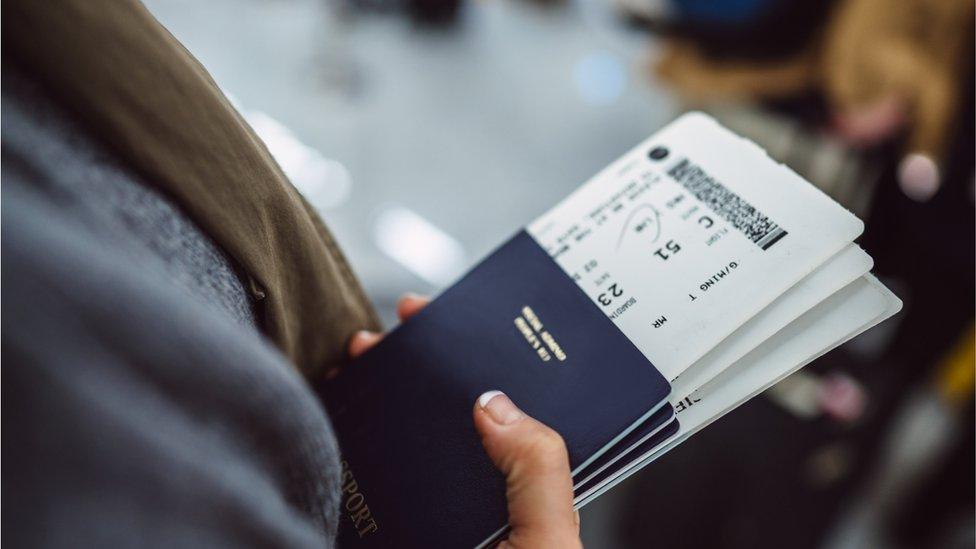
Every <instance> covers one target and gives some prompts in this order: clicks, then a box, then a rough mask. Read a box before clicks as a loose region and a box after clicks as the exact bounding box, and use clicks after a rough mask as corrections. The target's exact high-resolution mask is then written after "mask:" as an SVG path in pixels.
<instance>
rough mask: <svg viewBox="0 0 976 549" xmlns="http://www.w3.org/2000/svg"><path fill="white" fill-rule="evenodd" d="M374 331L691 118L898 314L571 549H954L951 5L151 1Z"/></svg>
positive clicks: (955, 89) (969, 508)
mask: <svg viewBox="0 0 976 549" xmlns="http://www.w3.org/2000/svg"><path fill="white" fill-rule="evenodd" d="M146 3H147V4H148V6H149V8H150V10H151V11H152V12H153V13H154V14H155V15H156V16H157V17H158V18H159V19H160V20H161V21H162V22H163V24H164V25H166V26H167V27H168V28H169V29H170V30H171V32H173V33H174V34H175V35H176V37H177V38H179V39H180V40H181V41H183V43H184V44H185V45H186V46H187V47H188V48H189V49H190V50H191V51H192V52H193V53H194V54H195V55H196V56H197V57H198V58H199V59H200V60H201V61H202V62H203V64H204V65H205V66H206V67H207V68H208V69H209V70H210V72H211V73H212V74H213V76H214V77H215V79H216V80H217V82H218V84H219V85H220V86H221V87H222V88H223V89H224V90H225V92H226V93H227V94H228V95H229V96H231V97H232V98H233V100H234V101H235V102H236V104H237V106H238V108H239V109H240V110H241V112H243V113H244V115H245V117H246V118H247V119H248V121H249V122H250V123H251V124H252V126H253V127H254V128H255V130H256V131H257V132H258V134H259V135H260V136H261V137H262V138H263V139H264V140H265V142H266V143H267V145H268V147H269V149H270V150H271V152H272V154H274V155H275V157H276V158H277V160H278V161H279V163H280V164H281V165H282V167H283V168H284V170H285V171H286V173H287V174H288V175H289V177H290V178H291V179H292V181H293V182H294V184H295V185H296V186H297V187H298V188H299V190H300V191H301V192H302V193H304V194H305V195H306V196H307V197H308V199H309V200H310V201H311V203H312V204H313V205H314V206H315V207H316V208H318V209H319V210H320V212H321V213H322V215H323V217H324V218H325V219H326V221H327V222H328V223H329V225H330V226H331V228H332V230H333V231H334V232H335V233H336V236H337V238H338V240H339V242H340V243H341V244H342V245H343V247H344V249H345V251H346V253H347V255H348V256H349V257H350V259H351V261H352V263H353V265H354V267H355V269H356V270H357V272H358V273H359V275H360V276H361V278H362V279H363V281H364V283H365V285H366V288H367V291H368V293H369V294H370V297H371V298H372V299H373V300H374V302H375V303H376V304H377V306H378V307H379V309H380V310H381V312H382V314H383V316H384V318H385V319H386V321H387V323H388V324H392V322H393V318H394V313H393V311H394V303H395V299H396V298H397V297H398V296H399V295H400V294H402V293H404V292H407V291H415V292H421V293H431V294H434V293H436V292H437V291H438V290H440V289H442V288H444V287H445V286H446V285H448V284H449V283H450V282H451V281H452V280H454V279H455V278H456V277H457V276H458V275H460V274H461V273H463V272H464V271H465V270H466V269H467V268H468V267H470V266H471V265H472V264H473V263H474V262H475V261H476V260H477V259H479V258H481V257H482V256H484V255H485V254H487V253H488V252H489V251H490V250H491V249H492V248H493V247H494V246H495V245H497V244H499V243H500V242H502V241H503V240H504V239H505V238H506V237H507V236H509V235H510V234H512V233H513V232H514V231H515V230H517V229H518V228H519V227H521V226H523V225H524V224H526V223H527V222H528V221H530V220H532V219H533V218H534V217H535V216H537V215H539V214H541V213H542V212H543V211H545V210H546V209H548V207H550V206H551V205H553V204H554V203H555V202H556V201H557V200H558V199H560V198H562V197H563V196H564V195H566V194H567V193H569V192H570V191H572V190H573V189H574V188H576V187H577V186H578V185H579V184H581V183H582V182H583V181H585V180H586V179H587V178H588V177H589V176H591V175H593V174H594V173H596V172H597V171H598V170H599V169H600V168H602V167H603V166H604V165H606V164H607V163H608V162H610V161H612V160H613V159H615V158H616V157H617V156H618V155H620V154H622V153H623V152H624V151H626V150H628V149H629V148H630V147H631V146H633V145H634V144H636V143H637V142H639V141H640V140H642V139H643V138H645V137H646V136H648V135H649V134H651V133H652V132H654V131H655V130H657V129H658V128H659V127H661V126H662V125H664V124H665V123H666V122H668V121H670V120H671V119H672V118H674V117H675V116H676V115H677V114H679V113H681V112H683V111H685V110H689V109H700V110H705V111H707V112H709V113H711V114H712V115H713V116H715V117H717V118H718V119H719V120H721V121H722V122H723V123H724V124H726V125H727V126H729V127H731V128H733V129H734V130H736V131H737V132H739V133H741V134H743V135H745V136H748V137H750V138H751V139H753V140H755V141H757V142H758V143H759V144H761V145H762V146H764V147H765V148H767V150H768V151H769V153H770V154H771V155H772V156H773V157H774V158H776V159H778V160H780V161H782V162H785V163H787V164H788V165H789V166H790V167H792V168H793V169H794V170H796V171H797V172H799V173H800V174H802V175H803V176H805V177H806V178H807V179H809V180H810V181H812V182H813V183H814V184H816V185H818V186H819V187H820V188H822V189H823V190H824V191H825V192H827V193H828V194H830V195H831V196H833V197H834V198H835V199H837V200H838V201H840V202H841V203H842V204H844V205H845V206H847V207H848V208H850V209H852V210H853V211H854V212H855V213H857V214H858V215H859V216H860V217H861V218H862V219H864V220H865V221H866V224H867V229H866V232H865V234H864V236H863V237H862V239H861V240H860V243H861V245H862V246H863V247H864V248H865V249H867V251H868V252H869V253H870V254H871V255H872V256H874V258H875V261H876V266H875V271H876V273H877V274H878V275H879V276H880V277H882V278H883V279H884V282H885V283H886V284H888V285H889V286H890V287H891V288H892V289H894V290H895V291H896V293H898V295H899V296H900V297H902V298H903V299H904V301H905V309H904V310H903V312H902V313H901V314H899V315H898V316H897V317H896V318H895V319H894V320H893V321H890V322H887V323H885V324H883V325H881V326H880V327H879V328H876V329H874V330H872V331H870V332H868V333H866V334H865V335H863V336H862V337H859V338H857V339H855V340H854V341H852V342H850V343H848V344H847V345H845V346H844V347H842V348H841V349H839V350H837V351H835V352H832V353H830V354H829V355H828V356H826V357H824V358H822V359H820V360H818V361H817V362H816V363H814V364H813V365H812V366H811V367H809V368H807V369H805V370H804V371H802V372H801V373H799V374H796V375H794V376H792V377H790V378H788V379H787V380H785V381H784V382H782V383H780V384H779V385H777V386H776V387H774V388H773V389H771V390H770V391H768V392H767V393H766V394H765V395H763V397H762V398H757V399H754V400H753V401H751V402H750V403H749V404H747V405H745V406H743V407H741V408H740V409H738V410H736V411H735V412H734V413H732V414H730V415H728V416H727V417H726V418H724V419H723V420H721V421H719V422H717V423H715V424H714V425H712V426H711V427H709V428H708V429H706V430H704V431H703V432H701V433H699V434H698V435H696V436H695V437H694V438H693V439H691V440H690V441H688V442H686V443H685V444H683V445H682V446H681V447H680V448H679V449H677V450H676V451H674V452H672V453H671V454H669V455H667V456H666V457H665V458H663V459H661V460H660V461H658V462H656V463H654V464H652V466H650V467H648V468H646V469H645V470H644V471H642V472H641V473H639V474H637V475H635V476H634V477H632V478H631V479H630V480H628V481H627V482H626V483H624V484H623V485H621V486H620V487H618V488H617V489H615V490H613V491H611V492H609V493H608V494H607V495H605V496H604V497H602V498H601V499H599V500H597V501H596V502H595V503H593V504H591V505H590V506H588V507H587V508H585V509H584V510H583V512H582V530H583V540H584V542H585V544H586V545H587V547H591V548H598V547H647V546H651V545H654V546H658V547H767V546H770V547H771V546H786V547H824V548H845V549H847V548H868V547H871V548H873V547H973V546H974V543H976V525H974V512H976V510H974V486H976V478H974V405H973V395H974V385H973V379H974V351H973V349H974V339H973V338H974V336H973V334H974V324H973V311H974V301H976V295H974V276H976V275H974V248H976V244H974V194H976V189H974V171H973V155H974V154H973V153H974V140H973V132H974V127H973V122H974V110H973V107H974V89H973V74H974V56H973V44H974V35H973V16H974V15H973V3H972V2H971V0H928V1H922V0H890V1H885V0H726V1H721V0H208V1H207V2H196V1H190V0H148V1H147V2H146Z"/></svg>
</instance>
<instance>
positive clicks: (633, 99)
mask: <svg viewBox="0 0 976 549" xmlns="http://www.w3.org/2000/svg"><path fill="white" fill-rule="evenodd" d="M147 5H148V6H149V8H150V10H151V11H152V12H153V13H154V14H155V15H156V16H157V17H158V18H159V19H160V20H161V22H162V23H163V24H164V25H166V26H167V27H168V28H169V29H170V30H171V32H173V33H174V34H175V35H176V36H177V38H179V39H180V40H182V41H183V42H184V44H185V45H186V46H187V47H188V48H189V49H190V50H191V51H192V52H193V53H194V54H195V55H196V56H197V58H198V59H200V61H201V62H202V63H203V64H204V65H205V66H206V67H207V69H208V70H210V72H211V74H213V76H214V78H215V79H216V80H217V82H218V84H219V85H220V86H221V87H222V88H223V89H224V90H225V91H226V92H227V93H228V94H230V95H231V96H232V97H233V98H234V99H235V101H236V102H237V103H238V105H239V108H240V109H241V110H242V111H243V112H244V113H245V115H246V116H247V117H248V119H249V120H250V121H251V123H252V125H254V126H255V129H257V130H258V133H259V134H261V135H262V137H263V138H264V139H265V140H266V141H267V142H268V144H269V147H270V148H271V149H272V152H273V153H274V154H275V156H276V157H277V158H278V159H279V162H281V163H282V164H283V167H284V168H285V170H286V172H289V175H290V176H291V177H292V179H293V180H295V182H296V185H297V186H299V188H300V189H301V190H302V191H303V192H304V193H305V194H306V196H309V197H310V199H311V200H312V202H313V204H315V205H316V206H318V207H319V208H320V210H321V212H322V215H323V216H324V218H325V219H326V221H327V222H328V223H329V226H330V227H331V228H332V230H333V231H334V232H335V233H336V236H337V238H338V240H339V242H340V243H341V244H342V246H343V248H344V250H345V251H346V253H347V254H348V255H349V256H350V259H351V261H352V263H353V266H354V268H355V269H356V271H357V272H358V274H359V275H360V277H361V278H362V279H363V281H364V282H365V284H366V286H367V292H368V293H369V295H370V297H371V298H372V299H374V300H375V302H376V303H377V305H378V306H379V307H380V308H381V310H382V314H383V315H384V318H385V320H386V321H387V322H391V321H392V319H393V316H392V312H393V304H394V300H395V299H396V297H397V296H398V295H400V294H401V293H403V292H406V291H417V292H425V293H431V292H436V291H437V290H438V289H439V288H442V287H444V286H445V285H447V284H448V283H449V282H451V280H452V279H453V278H454V277H456V276H457V275H459V274H461V273H462V272H463V271H464V270H465V269H466V268H467V267H469V266H470V265H471V264H472V263H473V262H474V261H476V260H477V259H479V258H480V257H482V256H484V255H485V254H486V253H487V252H489V251H490V250H491V249H492V248H493V247H494V246H496V245H498V244H499V243H501V242H502V241H503V240H504V239H505V238H507V237H508V236H509V235H511V234H512V233H513V232H514V231H516V230H517V229H518V228H519V227H521V226H523V225H524V224H526V223H527V222H528V221H531V220H532V219H533V218H534V217H535V216H537V215H539V214H541V213H542V212H543V211H545V210H546V209H547V208H549V207H550V206H551V205H553V204H554V203H555V202H556V201H557V200H558V199H560V198H562V197H563V196H565V195H566V194H568V193H569V192H570V191H571V190H573V189H574V188H575V187H577V186H578V185H580V184H581V183H582V182H583V181H585V180H586V179H587V178H589V177H590V176H591V175H593V174H594V173H596V171H598V170H599V169H601V168H602V167H603V166H604V165H606V164H607V163H608V162H610V161H611V160H613V159H614V158H616V157H617V156H618V155H620V154H622V152H623V151H625V150H627V149H628V148H630V147H631V146H633V145H634V144H636V143H637V142H638V141H640V140H641V139H643V138H644V137H646V136H647V135H649V134H650V133H651V132H653V131H654V130H655V129H657V128H658V127H660V126H661V125H663V124H664V123H665V122H667V121H668V120H669V119H670V118H671V117H672V116H673V113H674V110H673V108H674V107H673V104H672V102H671V101H670V99H669V98H668V95H667V94H666V93H665V92H664V91H663V89H659V88H657V87H655V86H654V85H653V83H651V80H650V79H649V78H648V76H647V71H646V70H645V68H646V64H647V59H648V57H649V55H650V52H649V51H648V40H647V37H646V36H645V35H641V34H635V33H632V32H628V31H627V30H625V29H622V28H621V27H620V26H619V25H618V24H617V21H616V20H615V19H614V17H613V14H612V8H611V7H610V6H609V5H608V4H606V3H605V2H602V1H600V0H574V1H572V2H570V3H568V4H566V5H561V6H560V9H552V8H549V7H546V6H539V5H536V4H531V3H522V2H510V1H485V2H471V3H469V4H467V5H466V6H465V8H464V10H463V11H462V13H461V14H460V21H459V22H458V25H456V26H455V27H453V28H447V29H434V30H424V29H421V28H419V27H417V26H416V25H413V24H411V23H410V22H409V21H406V20H404V19H403V18H398V17H393V16H386V15H377V14H367V15H363V14H360V13H354V12H352V11H351V10H349V9H347V8H346V7H344V6H337V5H332V6H330V5H329V4H328V3H327V2H326V1H324V0H215V1H208V2H191V1H188V0H150V1H148V2H147ZM316 154H318V155H319V157H316V156H315V155H316ZM320 157H324V158H325V159H329V160H334V161H337V162H338V163H339V164H340V165H336V164H335V163H334V162H323V161H322V158H320ZM289 160H290V162H289ZM289 164H292V166H289ZM289 168H291V169H289ZM299 172H301V173H304V176H299V177H296V175H295V174H296V173H299ZM393 240H395V241H396V244H395V245H394V243H393V242H391V241H393Z"/></svg>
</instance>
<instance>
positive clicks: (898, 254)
mask: <svg viewBox="0 0 976 549" xmlns="http://www.w3.org/2000/svg"><path fill="white" fill-rule="evenodd" d="M616 3H617V5H618V6H620V8H621V9H622V10H623V12H624V13H625V14H626V15H627V16H628V17H629V18H630V19H631V20H632V21H634V22H636V23H637V24H638V25H640V26H642V27H643V28H647V29H650V30H652V31H653V32H655V33H659V34H660V35H661V36H662V38H663V47H662V48H661V54H660V56H659V57H657V58H656V59H655V60H654V63H653V70H654V74H655V76H656V77H658V78H660V79H662V80H663V81H664V82H665V83H666V84H668V85H670V86H671V87H672V89H674V90H675V91H676V93H677V94H678V96H679V97H680V98H681V100H682V101H683V103H684V104H685V105H686V106H689V107H694V108H699V109H703V110H706V111H708V112H710V113H711V114H713V115H714V116H716V117H717V118H718V119H719V120H721V121H722V122H723V123H725V124H726V125H728V126H730V127H732V128H733V129H735V130H736V131H737V132H739V133H741V134H743V135H745V136H746V137H749V138H752V139H753V140H755V141H756V142H758V143H759V144H760V145H762V146H763V147H764V148H766V149H767V150H768V151H769V153H770V155H772V156H773V157H774V158H776V159H777V160H779V161H781V162H784V163H786V164H787V165H789V166H790V167H791V168H793V169H795V170H797V171H798V172H799V173H800V174H801V175H803V176H804V177H806V178H807V179H809V180H810V181H812V182H813V183H814V184H816V185H818V186H819V187H820V188H821V189H822V190H823V191H824V192H826V193H828V194H829V195H831V196H832V197H834V198H835V199H836V200H838V201H839V202H841V203H842V204H844V205H845V206H847V207H848V208H850V209H852V210H854V211H855V212H856V213H858V214H859V215H861V216H862V217H864V218H866V229H865V234H864V236H863V237H862V238H861V240H860V244H861V245H862V246H863V247H864V248H865V249H866V250H867V251H869V252H870V253H871V255H872V256H873V257H874V258H875V261H876V265H875V270H876V272H877V273H879V275H881V276H883V277H886V278H887V279H888V280H890V281H892V283H893V284H896V285H897V287H899V288H900V291H899V295H902V296H903V297H905V298H906V299H905V304H906V307H905V310H904V311H903V312H902V314H901V315H900V320H899V321H898V322H897V323H895V324H894V326H896V328H895V329H894V330H893V331H892V332H891V333H889V334H888V335H887V337H884V338H883V339H881V340H878V341H875V342H874V343H870V344H868V343H861V344H860V345H850V346H848V347H847V348H845V349H841V352H837V353H832V354H831V355H829V356H827V357H825V358H824V359H823V360H819V361H818V362H817V363H815V364H813V365H812V366H811V368H809V369H807V370H806V371H804V372H801V373H800V374H799V375H797V376H794V377H793V378H791V379H788V380H786V382H784V383H783V384H781V385H780V386H778V387H776V388H774V389H773V390H771V391H770V392H769V393H768V394H767V396H769V397H771V398H769V399H756V400H755V401H753V402H750V403H748V404H747V405H745V406H743V408H742V409H741V410H739V411H738V412H737V413H736V414H734V415H731V416H729V417H728V418H725V419H723V420H722V421H721V422H719V423H718V424H717V425H716V426H715V427H714V428H712V429H710V430H708V431H707V432H704V433H702V434H701V435H700V436H698V437H696V439H695V440H691V441H689V443H688V445H687V446H686V447H685V448H684V449H683V450H682V451H681V452H677V453H674V454H672V455H668V456H665V457H664V458H663V459H662V460H660V461H659V462H658V463H656V464H655V467H650V468H648V469H647V470H646V471H645V472H643V473H642V475H641V476H640V478H639V479H637V480H635V481H634V482H633V483H632V484H631V486H630V490H631V494H630V500H629V502H628V503H626V504H624V505H623V508H624V511H623V512H622V513H621V516H620V519H619V529H620V530H621V531H622V532H624V536H625V538H626V540H625V541H626V542H628V543H629V545H631V546H634V547H638V546H642V545H644V544H646V543H647V542H648V541H649V540H648V538H647V534H646V532H647V531H648V530H652V531H654V532H656V533H658V534H660V533H661V532H664V533H665V534H664V537H663V538H662V537H661V536H660V535H657V536H656V537H655V539H654V540H655V542H656V543H664V544H666V545H675V546H690V547H712V546H722V547H755V546H763V545H767V544H769V543H770V542H771V540H786V539H789V540H790V542H789V545H790V546H791V547H823V546H827V547H847V548H853V547H877V546H893V547H899V546H900V547H972V546H973V540H974V539H976V536H974V521H973V514H974V510H976V507H974V491H973V485H974V472H973V471H974V455H973V436H972V433H973V426H974V420H973V418H974V399H973V393H974V383H973V379H974V358H973V345H974V340H973V333H974V323H973V303H974V301H976V290H974V278H976V267H974V266H976V258H974V254H976V252H974V250H976V242H974V194H976V189H974V168H973V166H974V162H973V155H974V147H976V143H974V138H973V135H974V117H976V112H974V87H973V64H974V54H973V44H974V32H973V28H974V26H973V17H974V4H973V2H972V1H971V0H908V1H888V0H798V1H783V0H742V1H738V0H737V1H729V2H709V1H699V0H672V1H654V0H616ZM855 343H860V342H855ZM790 386H794V387H818V389H817V390H815V391H793V392H792V394H791V393H790V389H789V387H790ZM804 399H809V400H812V401H813V402H811V403H806V402H804ZM803 409H817V410H819V412H818V413H815V414H806V413H800V412H798V410H803ZM770 438H773V439H775V442H773V443H771V442H770ZM757 487H758V489H757ZM649 493H653V494H654V496H655V497H656V498H664V499H666V500H667V501H668V503H669V505H668V506H667V508H666V509H665V510H661V509H659V508H656V507H655V508H650V507H648V506H646V505H640V503H641V502H643V501H646V498H647V496H648V494H649ZM692 510H693V511H694V512H692ZM703 514H704V515H707V516H710V517H714V518H715V521H714V522H713V523H712V527H711V528H706V529H703V528H698V527H697V525H698V524H699V522H700V517H701V516H702V515H703ZM648 525H651V526H652V527H651V528H650V529H649V528H648Z"/></svg>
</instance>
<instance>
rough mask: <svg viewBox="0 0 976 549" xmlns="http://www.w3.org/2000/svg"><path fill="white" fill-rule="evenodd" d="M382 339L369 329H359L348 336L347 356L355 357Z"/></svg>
mask: <svg viewBox="0 0 976 549" xmlns="http://www.w3.org/2000/svg"><path fill="white" fill-rule="evenodd" d="M381 339H383V336H381V335H380V334H378V333H376V332H370V331H369V330H360V331H358V332H356V333H355V334H353V336H352V337H351V338H349V356H350V357H352V358H356V357H358V356H359V355H361V354H363V353H365V352H366V351H368V350H369V348H370V347H372V346H373V345H376V344H377V343H379V342H380V340H381Z"/></svg>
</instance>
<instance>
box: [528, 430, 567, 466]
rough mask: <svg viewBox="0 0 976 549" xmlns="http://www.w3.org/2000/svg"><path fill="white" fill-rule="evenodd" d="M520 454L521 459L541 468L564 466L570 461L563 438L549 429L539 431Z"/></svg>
mask: <svg viewBox="0 0 976 549" xmlns="http://www.w3.org/2000/svg"><path fill="white" fill-rule="evenodd" d="M519 454H520V456H519V457H520V459H522V460H525V461H527V462H530V463H532V464H534V465H536V466H539V467H549V466H562V465H563V464H564V462H566V461H567V460H568V455H567V452H566V444H565V442H563V438H562V437H561V436H559V433H557V432H556V431H553V430H552V429H549V428H541V429H538V430H537V431H536V432H535V433H534V435H533V436H532V437H531V438H530V439H529V442H528V443H527V444H525V445H524V446H523V447H522V448H521V451H520V452H519Z"/></svg>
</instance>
